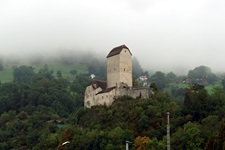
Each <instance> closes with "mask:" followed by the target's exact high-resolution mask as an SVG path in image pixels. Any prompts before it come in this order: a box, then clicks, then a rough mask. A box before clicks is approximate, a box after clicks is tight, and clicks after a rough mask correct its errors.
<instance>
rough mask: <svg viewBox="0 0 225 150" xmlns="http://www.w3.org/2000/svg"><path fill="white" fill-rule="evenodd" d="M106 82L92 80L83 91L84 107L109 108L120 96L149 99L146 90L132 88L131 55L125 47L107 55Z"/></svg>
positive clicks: (147, 90)
mask: <svg viewBox="0 0 225 150" xmlns="http://www.w3.org/2000/svg"><path fill="white" fill-rule="evenodd" d="M106 58H107V81H100V80H92V82H91V83H90V85H89V86H88V87H87V88H86V90H85V95H84V107H87V108H90V107H92V106H96V105H107V106H110V105H111V104H112V103H113V101H114V100H115V99H117V98H118V97H120V96H125V95H127V96H130V97H133V98H141V99H145V98H149V97H150V96H151V94H152V91H151V90H150V89H148V88H133V84H132V83H133V78H132V53H131V51H130V50H129V48H128V47H127V46H125V45H121V46H118V47H115V48H113V49H112V50H111V51H110V52H109V54H108V55H107V57H106Z"/></svg>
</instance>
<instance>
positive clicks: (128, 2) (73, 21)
mask: <svg viewBox="0 0 225 150" xmlns="http://www.w3.org/2000/svg"><path fill="white" fill-rule="evenodd" d="M121 44H125V45H126V46H127V47H129V49H130V50H131V52H132V54H133V56H135V57H137V58H138V60H139V61H140V63H141V65H142V66H143V67H144V68H145V69H147V70H164V69H165V70H166V71H175V72H176V71H177V70H179V69H180V70H183V71H186V69H187V70H190V69H193V68H194V67H197V66H200V65H206V66H209V67H210V68H211V69H212V70H213V71H215V72H216V71H219V68H220V71H223V69H224V68H225V1H224V0H0V53H1V54H0V55H2V54H4V55H6V54H7V55H8V54H10V53H14V54H19V53H20V54H21V53H22V54H25V53H31V52H37V51H40V52H41V53H45V52H52V51H59V50H62V49H70V50H91V51H96V52H98V53H101V54H103V56H106V55H107V53H108V52H109V51H110V50H111V49H112V48H113V47H116V46H119V45H121Z"/></svg>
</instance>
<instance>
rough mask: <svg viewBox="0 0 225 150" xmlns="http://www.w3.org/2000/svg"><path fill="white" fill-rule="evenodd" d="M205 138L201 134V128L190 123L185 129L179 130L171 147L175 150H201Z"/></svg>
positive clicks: (173, 137)
mask: <svg viewBox="0 0 225 150" xmlns="http://www.w3.org/2000/svg"><path fill="white" fill-rule="evenodd" d="M203 144H204V138H203V137H202V134H201V126H200V125H199V124H197V123H191V122H188V123H187V124H185V125H184V127H183V128H179V129H178V130H177V131H176V132H175V133H174V134H173V135H172V137H171V147H172V148H173V149H174V150H180V149H187V150H193V149H195V150H201V149H203V147H204V145H203Z"/></svg>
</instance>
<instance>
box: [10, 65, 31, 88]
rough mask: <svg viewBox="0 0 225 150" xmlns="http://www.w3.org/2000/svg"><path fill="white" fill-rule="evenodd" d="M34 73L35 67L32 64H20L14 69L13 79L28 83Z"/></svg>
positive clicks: (19, 82) (16, 81)
mask: <svg viewBox="0 0 225 150" xmlns="http://www.w3.org/2000/svg"><path fill="white" fill-rule="evenodd" d="M33 74H34V68H33V67H32V66H20V67H18V68H17V67H16V68H15V69H14V71H13V80H14V82H15V83H18V84H21V83H27V82H29V80H30V78H31V77H32V76H33Z"/></svg>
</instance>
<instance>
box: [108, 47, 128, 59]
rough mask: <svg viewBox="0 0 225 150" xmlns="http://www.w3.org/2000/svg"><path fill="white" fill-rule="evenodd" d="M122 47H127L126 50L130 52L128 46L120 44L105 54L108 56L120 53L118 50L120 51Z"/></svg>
mask: <svg viewBox="0 0 225 150" xmlns="http://www.w3.org/2000/svg"><path fill="white" fill-rule="evenodd" d="M124 48H126V49H128V51H129V52H130V50H129V48H128V47H127V46H126V45H120V46H118V47H115V48H113V49H112V50H111V51H110V52H109V54H108V55H107V57H106V58H109V57H112V56H115V55H118V54H120V52H121V51H122V50H123V49H124ZM130 54H131V52H130ZM131 55H132V54H131Z"/></svg>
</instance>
